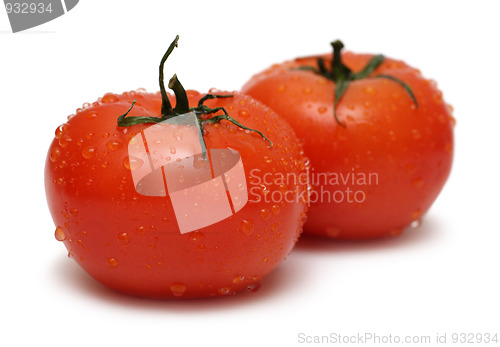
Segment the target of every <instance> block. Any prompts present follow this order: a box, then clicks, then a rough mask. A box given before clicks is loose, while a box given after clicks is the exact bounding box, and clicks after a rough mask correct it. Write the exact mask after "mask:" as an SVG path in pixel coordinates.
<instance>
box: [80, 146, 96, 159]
mask: <svg viewBox="0 0 500 347" xmlns="http://www.w3.org/2000/svg"><path fill="white" fill-rule="evenodd" d="M95 151H96V147H95V146H88V147H85V148H84V149H82V156H83V157H84V158H85V159H90V158H92V157H93V156H94V155H95Z"/></svg>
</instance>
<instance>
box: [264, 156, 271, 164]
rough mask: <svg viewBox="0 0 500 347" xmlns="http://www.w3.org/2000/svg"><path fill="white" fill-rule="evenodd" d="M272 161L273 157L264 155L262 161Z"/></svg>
mask: <svg viewBox="0 0 500 347" xmlns="http://www.w3.org/2000/svg"><path fill="white" fill-rule="evenodd" d="M272 161H273V158H271V157H268V156H264V162H265V163H266V164H271V163H272Z"/></svg>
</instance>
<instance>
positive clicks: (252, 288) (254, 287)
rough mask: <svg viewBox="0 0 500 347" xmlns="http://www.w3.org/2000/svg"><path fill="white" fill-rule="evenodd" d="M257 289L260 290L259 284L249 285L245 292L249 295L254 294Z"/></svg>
mask: <svg viewBox="0 0 500 347" xmlns="http://www.w3.org/2000/svg"><path fill="white" fill-rule="evenodd" d="M259 289H260V282H257V283H253V284H250V285H249V286H248V287H247V290H248V291H249V292H250V293H255V292H257V291H258V290H259Z"/></svg>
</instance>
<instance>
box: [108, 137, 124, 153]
mask: <svg viewBox="0 0 500 347" xmlns="http://www.w3.org/2000/svg"><path fill="white" fill-rule="evenodd" d="M121 146H122V143H121V142H120V141H118V140H109V141H108V142H106V147H108V149H109V150H110V151H116V150H117V149H119V148H120V147H121Z"/></svg>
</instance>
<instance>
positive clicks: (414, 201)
mask: <svg viewBox="0 0 500 347" xmlns="http://www.w3.org/2000/svg"><path fill="white" fill-rule="evenodd" d="M332 46H333V48H334V52H333V54H325V55H321V56H314V57H308V58H299V59H295V60H293V61H288V62H284V63H282V64H275V65H273V66H272V67H270V68H269V69H267V70H265V71H263V72H261V73H259V74H257V75H255V76H254V77H253V78H252V79H251V80H250V81H248V82H247V83H246V84H245V86H244V87H243V88H242V92H243V93H246V94H249V95H251V96H252V97H254V98H256V99H258V100H260V101H262V102H263V103H265V104H266V105H268V106H269V107H271V108H272V109H273V110H274V111H276V112H277V113H278V114H280V115H281V116H282V117H284V118H286V120H287V121H288V122H289V123H290V124H291V125H292V127H293V128H294V130H295V132H296V133H297V135H298V136H299V138H300V139H301V140H302V142H303V144H304V150H305V154H306V156H307V157H308V158H309V159H310V162H311V168H310V172H309V173H310V175H309V176H310V183H311V185H312V191H311V198H310V199H311V206H310V208H309V211H308V219H307V222H306V225H305V226H304V230H305V232H306V233H310V234H315V235H321V236H327V237H331V238H340V239H366V238H375V237H381V236H387V235H398V234H400V233H401V231H402V230H403V229H404V228H405V227H406V226H408V225H409V224H410V223H412V222H414V221H418V220H420V218H421V217H422V216H423V215H424V214H425V213H426V212H427V211H428V209H429V208H430V206H431V204H432V203H433V202H434V200H435V199H436V198H437V196H438V194H439V192H440V191H441V189H442V188H443V186H444V184H445V182H446V180H447V178H448V175H449V173H450V169H451V164H452V158H453V125H454V119H453V117H452V115H451V107H450V106H448V105H447V104H446V102H445V101H444V99H443V96H442V93H441V91H439V90H438V89H437V87H436V85H435V83H434V82H433V81H431V80H428V79H425V78H424V77H423V76H422V75H421V73H420V71H418V70H417V69H415V68H413V67H411V66H409V65H407V64H406V63H404V62H402V61H398V60H394V59H390V58H385V57H383V56H382V55H370V54H356V53H352V52H346V53H341V50H342V48H343V44H342V43H341V42H340V41H336V42H333V43H332Z"/></svg>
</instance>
